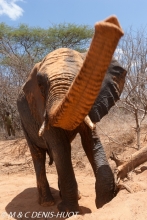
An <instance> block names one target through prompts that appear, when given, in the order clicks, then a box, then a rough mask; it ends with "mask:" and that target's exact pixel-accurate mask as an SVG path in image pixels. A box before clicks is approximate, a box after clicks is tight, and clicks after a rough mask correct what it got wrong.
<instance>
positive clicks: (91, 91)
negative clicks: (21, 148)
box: [49, 16, 123, 130]
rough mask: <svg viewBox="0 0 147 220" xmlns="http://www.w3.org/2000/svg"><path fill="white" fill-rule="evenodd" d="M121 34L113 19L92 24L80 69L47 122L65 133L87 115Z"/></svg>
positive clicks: (52, 108)
mask: <svg viewBox="0 0 147 220" xmlns="http://www.w3.org/2000/svg"><path fill="white" fill-rule="evenodd" d="M122 35H123V31H122V29H121V27H120V25H119V23H118V20H117V18H116V17H114V16H113V17H110V18H108V19H106V20H104V21H102V22H98V23H96V25H95V34H94V37H93V39H92V43H91V45H90V48H89V51H88V53H87V56H86V58H85V61H84V63H83V66H82V68H81V70H80V71H79V73H78V74H77V76H76V78H75V80H74V81H73V83H72V85H71V87H70V88H69V90H68V92H67V94H66V96H65V97H64V99H63V100H62V101H61V102H60V103H58V105H57V103H56V104H55V105H53V106H52V107H51V109H50V110H49V123H50V124H51V125H52V126H56V127H61V128H64V129H67V130H72V129H74V128H76V127H77V126H78V125H79V124H80V123H81V122H82V121H83V120H84V118H85V116H86V115H87V114H88V112H89V111H90V109H91V106H92V104H93V103H94V101H95V98H96V96H97V95H98V93H99V90H100V87H101V83H102V81H103V78H104V75H105V73H106V70H107V68H108V65H109V63H110V61H111V59H112V55H113V53H114V50H115V48H116V46H117V44H118V41H119V39H120V37H121V36H122Z"/></svg>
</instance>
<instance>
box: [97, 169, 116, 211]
mask: <svg viewBox="0 0 147 220" xmlns="http://www.w3.org/2000/svg"><path fill="white" fill-rule="evenodd" d="M95 188H96V200H95V203H96V207H97V208H101V207H102V206H103V205H105V204H106V203H108V202H110V201H111V200H112V199H113V198H114V196H115V192H114V191H115V184H114V177H113V173H112V171H111V169H110V167H109V166H102V167H100V168H99V169H98V172H97V176H96V185H95Z"/></svg>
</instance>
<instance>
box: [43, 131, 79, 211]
mask: <svg viewBox="0 0 147 220" xmlns="http://www.w3.org/2000/svg"><path fill="white" fill-rule="evenodd" d="M46 137H47V138H48V140H49V141H50V143H51V144H50V146H51V148H52V153H53V159H54V162H55V165H56V169H57V173H58V178H59V186H60V190H61V195H62V202H61V203H59V204H58V209H59V211H61V212H79V205H78V196H77V190H78V189H77V182H76V179H75V175H74V171H73V167H72V162H71V146H70V142H69V139H68V137H67V136H66V132H65V131H64V130H63V129H60V128H50V130H49V133H48V135H46Z"/></svg>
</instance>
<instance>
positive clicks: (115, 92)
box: [17, 17, 125, 212]
mask: <svg viewBox="0 0 147 220" xmlns="http://www.w3.org/2000/svg"><path fill="white" fill-rule="evenodd" d="M122 35H123V32H122V30H121V27H120V25H119V23H118V21H117V19H116V18H115V17H110V18H108V19H106V20H105V21H102V22H99V23H97V24H96V25H95V34H94V37H93V39H92V43H91V46H90V48H89V51H88V53H87V54H86V57H85V59H84V60H83V55H82V54H81V53H79V52H76V51H74V50H71V49H67V48H62V49H58V50H55V51H53V52H51V53H50V54H48V55H47V56H46V57H45V58H44V59H43V61H42V62H40V63H38V64H36V65H35V67H34V68H33V70H32V72H31V73H30V76H29V78H28V80H27V82H26V83H25V84H24V86H23V88H22V90H21V91H20V94H19V97H18V102H17V105H18V110H19V113H20V118H21V122H22V127H23V130H24V133H25V136H26V139H27V142H28V145H29V148H30V152H31V155H32V159H33V163H34V167H35V172H36V178H37V187H38V192H39V203H40V204H41V205H43V206H50V205H53V204H54V199H53V197H52V194H51V191H50V188H49V184H48V181H47V178H46V172H45V158H46V152H48V153H49V155H50V156H51V157H53V160H54V161H55V165H56V169H57V173H58V178H59V184H60V190H61V195H62V202H61V203H60V204H59V205H58V209H59V210H60V211H66V212H67V211H79V205H78V197H77V190H78V189H77V182H76V179H75V175H74V171H73V167H72V162H71V145H70V143H71V141H72V140H73V138H74V137H75V135H76V134H77V133H78V132H79V133H80V135H81V139H82V144H83V148H84V150H85V152H86V154H87V157H88V159H89V161H90V163H91V165H92V168H93V170H94V173H95V176H96V205H97V207H98V208H99V207H101V206H103V205H104V204H105V203H106V202H109V201H110V200H111V199H112V198H113V196H114V180H113V174H112V171H111V169H110V167H109V164H108V162H107V159H106V156H105V153H104V150H103V147H102V145H101V143H100V141H99V138H98V135H97V131H96V128H94V129H93V130H91V129H90V128H89V126H87V125H86V124H85V122H84V118H85V117H86V116H87V115H88V114H89V112H90V118H91V120H92V121H93V122H96V121H97V120H100V118H101V117H103V115H104V114H106V111H105V113H104V114H102V113H99V114H100V116H98V115H99V114H97V111H96V108H97V97H99V96H98V93H99V91H100V89H101V84H102V81H103V78H104V76H105V73H106V72H107V69H108V72H107V74H106V75H108V82H110V84H111V83H112V88H110V90H109V91H108V92H107V96H108V97H107V99H108V100H109V92H110V99H111V101H108V102H107V103H106V109H107V110H109V108H110V107H111V106H112V105H114V102H115V101H116V100H117V99H118V98H119V96H120V94H121V91H122V85H123V83H124V78H125V70H124V69H123V68H121V67H119V68H117V67H118V66H119V65H118V63H115V64H114V63H113V61H112V62H111V59H112V55H113V53H114V50H115V48H116V46H117V43H118V41H119V38H120V37H121V36H122ZM110 62H111V64H110ZM109 64H110V67H109V68H108V66H109ZM113 64H114V65H113ZM115 68H116V71H114V69H115ZM106 78H107V77H106ZM106 78H105V81H107V80H106ZM103 84H104V88H105V89H104V92H102V94H101V92H100V94H101V95H100V97H101V98H102V99H103V98H105V91H106V90H107V87H109V83H107V82H106V83H103ZM102 90H103V85H102ZM103 96H104V97H103ZM95 100H96V101H95ZM105 100H106V99H105ZM94 101H95V103H94ZM93 103H94V105H93ZM98 103H99V98H98ZM98 112H99V110H98ZM91 115H92V117H91ZM93 119H94V120H93Z"/></svg>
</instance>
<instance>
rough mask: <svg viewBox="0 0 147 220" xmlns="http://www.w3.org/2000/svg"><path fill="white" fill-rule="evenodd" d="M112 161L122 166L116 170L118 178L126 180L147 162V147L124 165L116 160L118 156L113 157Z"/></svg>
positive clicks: (133, 155) (132, 156)
mask: <svg viewBox="0 0 147 220" xmlns="http://www.w3.org/2000/svg"><path fill="white" fill-rule="evenodd" d="M111 159H112V160H114V161H116V164H119V163H120V164H121V165H119V166H118V167H117V168H116V172H117V178H118V179H124V178H125V177H126V176H127V174H128V173H129V172H130V171H132V170H133V169H135V168H136V167H138V166H139V165H141V164H142V163H144V162H146V161H147V147H143V148H141V149H140V150H139V151H137V152H135V153H134V154H132V155H131V157H130V159H129V160H128V161H126V162H124V163H123V164H122V163H121V161H120V162H119V159H118V158H116V156H114V157H113V156H112V157H111Z"/></svg>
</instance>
